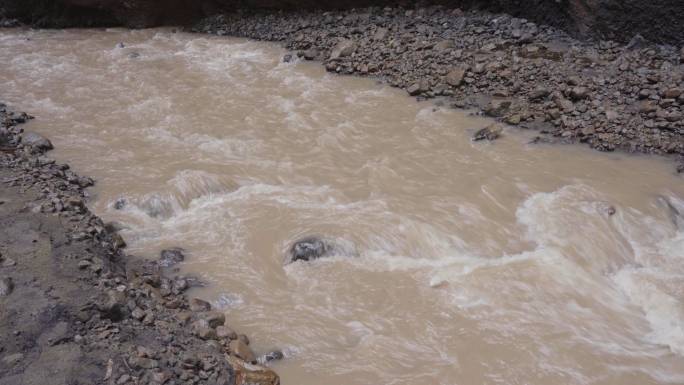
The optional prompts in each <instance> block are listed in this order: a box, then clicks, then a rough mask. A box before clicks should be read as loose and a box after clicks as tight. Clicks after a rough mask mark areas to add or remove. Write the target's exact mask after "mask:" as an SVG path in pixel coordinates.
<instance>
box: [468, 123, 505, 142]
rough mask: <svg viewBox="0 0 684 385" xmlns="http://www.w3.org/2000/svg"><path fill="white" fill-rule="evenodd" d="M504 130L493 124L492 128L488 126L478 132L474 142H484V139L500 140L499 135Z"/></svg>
mask: <svg viewBox="0 0 684 385" xmlns="http://www.w3.org/2000/svg"><path fill="white" fill-rule="evenodd" d="M502 130H503V129H502V128H501V126H499V125H498V124H492V125H491V126H487V127H485V128H483V129H481V130H479V131H477V132H476V133H475V135H474V136H473V140H474V141H475V140H483V139H487V140H494V139H496V138H498V137H499V135H501V131H502Z"/></svg>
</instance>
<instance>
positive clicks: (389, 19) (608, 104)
mask: <svg viewBox="0 0 684 385" xmlns="http://www.w3.org/2000/svg"><path fill="white" fill-rule="evenodd" d="M185 30H186V31H189V32H196V33H204V34H215V35H219V36H223V35H228V36H241V37H248V38H251V39H256V40H264V41H274V42H279V43H281V44H283V45H284V46H285V47H286V48H288V49H291V50H293V51H294V54H293V55H288V56H287V57H286V58H285V60H316V61H321V62H323V63H324V65H325V67H326V69H327V70H328V71H329V72H333V73H338V74H345V75H357V76H369V77H375V78H380V79H383V80H385V81H386V82H388V83H389V84H391V86H393V87H399V88H403V89H405V90H406V91H407V93H408V94H409V95H411V96H414V97H416V98H417V99H418V100H419V101H425V100H428V99H432V98H438V101H437V103H448V104H449V105H451V106H452V107H454V108H468V109H470V108H477V112H476V113H477V114H484V115H488V116H491V117H493V118H496V119H499V120H501V121H503V122H506V123H507V124H509V125H513V126H517V127H520V128H521V129H534V130H538V131H539V132H540V133H542V134H546V136H544V137H541V138H539V141H556V142H568V143H572V142H582V143H587V144H588V145H589V146H591V147H592V148H594V149H596V150H599V151H613V150H615V149H624V150H626V151H629V152H643V153H654V154H660V155H667V156H670V157H672V158H675V159H676V160H677V161H679V162H682V160H683V159H684V119H683V116H682V114H683V112H684V94H683V93H682V91H683V90H684V65H683V63H684V47H674V46H670V45H655V44H650V43H649V42H647V41H646V40H645V39H644V38H643V37H641V36H639V35H637V36H634V38H633V39H632V40H631V41H630V42H629V44H627V45H624V44H619V43H617V42H613V41H580V40H576V39H573V38H572V37H570V36H569V35H567V34H566V33H565V32H563V31H561V30H557V29H554V28H552V27H549V26H546V25H537V24H535V23H532V22H529V21H528V20H525V19H519V18H514V17H511V16H509V15H506V14H491V13H487V12H480V11H470V12H463V11H461V10H460V9H447V8H444V7H441V6H430V7H424V8H418V9H415V10H414V9H411V10H407V9H403V8H378V7H375V8H373V7H371V8H366V9H357V10H352V11H345V12H312V13H310V12H297V13H275V12H254V11H240V12H238V13H234V14H223V15H216V16H212V17H209V18H207V19H204V20H201V21H199V22H197V23H195V24H193V25H191V26H189V27H186V29H185ZM673 41H676V39H674V38H673ZM681 169H682V166H680V167H679V170H680V171H681Z"/></svg>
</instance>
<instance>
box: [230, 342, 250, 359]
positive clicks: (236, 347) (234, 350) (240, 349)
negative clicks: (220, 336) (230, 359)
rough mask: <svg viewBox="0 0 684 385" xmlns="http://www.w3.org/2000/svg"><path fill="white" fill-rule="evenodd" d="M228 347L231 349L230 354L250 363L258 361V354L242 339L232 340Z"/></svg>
mask: <svg viewBox="0 0 684 385" xmlns="http://www.w3.org/2000/svg"><path fill="white" fill-rule="evenodd" d="M228 348H229V349H230V355H232V356H236V357H239V358H241V359H243V360H245V361H246V362H249V363H252V362H256V356H255V355H254V352H253V351H252V349H250V347H249V346H247V344H245V343H244V342H242V341H241V340H239V339H237V340H232V341H230V345H228Z"/></svg>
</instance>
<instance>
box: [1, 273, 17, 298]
mask: <svg viewBox="0 0 684 385" xmlns="http://www.w3.org/2000/svg"><path fill="white" fill-rule="evenodd" d="M13 290H14V282H12V278H10V277H5V278H0V296H5V295H10V294H12V291H13Z"/></svg>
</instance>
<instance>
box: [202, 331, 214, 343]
mask: <svg viewBox="0 0 684 385" xmlns="http://www.w3.org/2000/svg"><path fill="white" fill-rule="evenodd" d="M199 337H200V338H201V339H203V340H204V341H209V340H215V339H216V337H217V336H216V329H203V330H200V333H199Z"/></svg>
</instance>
